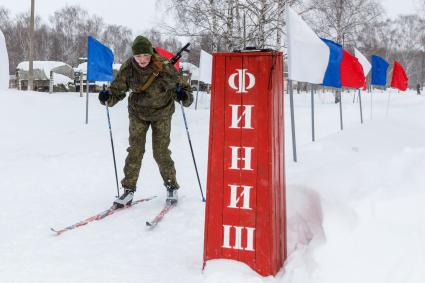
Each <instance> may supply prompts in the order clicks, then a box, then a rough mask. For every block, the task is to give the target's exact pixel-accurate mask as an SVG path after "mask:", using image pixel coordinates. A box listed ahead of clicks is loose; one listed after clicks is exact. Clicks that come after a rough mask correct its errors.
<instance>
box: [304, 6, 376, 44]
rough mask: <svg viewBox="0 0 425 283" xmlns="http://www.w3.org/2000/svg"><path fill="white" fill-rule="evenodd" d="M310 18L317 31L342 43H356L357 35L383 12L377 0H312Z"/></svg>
mask: <svg viewBox="0 0 425 283" xmlns="http://www.w3.org/2000/svg"><path fill="white" fill-rule="evenodd" d="M311 7H312V10H311V12H310V17H309V20H310V22H311V23H312V26H313V27H315V30H316V32H317V33H318V34H319V35H321V36H323V37H326V38H328V39H332V40H334V41H336V42H338V43H340V44H343V45H346V44H349V45H350V44H351V45H352V44H354V42H355V38H356V35H357V34H358V33H359V31H360V30H361V29H362V28H363V27H364V26H365V25H367V24H369V23H372V22H374V21H376V20H377V19H378V18H379V16H380V15H382V14H383V9H382V6H381V5H380V3H379V2H377V1H376V0H311Z"/></svg>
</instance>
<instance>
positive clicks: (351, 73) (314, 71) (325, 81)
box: [286, 7, 365, 88]
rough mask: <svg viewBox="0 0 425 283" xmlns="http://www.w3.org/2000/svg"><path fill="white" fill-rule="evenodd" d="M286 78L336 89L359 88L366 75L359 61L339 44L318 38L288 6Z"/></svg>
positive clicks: (363, 82)
mask: <svg viewBox="0 0 425 283" xmlns="http://www.w3.org/2000/svg"><path fill="white" fill-rule="evenodd" d="M286 24H287V43H288V77H289V79H290V80H295V81H300V82H309V83H313V84H322V85H324V86H332V87H336V88H341V87H351V88H361V87H363V86H364V85H365V74H364V71H363V67H362V64H360V62H359V60H358V59H357V58H356V57H355V56H353V55H352V54H350V53H349V52H348V51H347V50H344V49H343V48H342V46H341V45H339V44H337V43H335V42H333V41H331V40H327V39H321V38H319V37H318V36H317V35H316V34H315V33H314V31H313V30H311V28H310V27H309V26H308V25H307V24H306V23H305V22H304V21H303V19H302V18H301V17H300V16H299V15H298V14H297V13H296V12H295V11H294V10H292V9H291V8H289V7H288V11H287V23H286Z"/></svg>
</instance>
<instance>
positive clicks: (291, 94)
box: [288, 80, 297, 162]
mask: <svg viewBox="0 0 425 283" xmlns="http://www.w3.org/2000/svg"><path fill="white" fill-rule="evenodd" d="M288 88H289V103H290V106H291V129H292V155H293V158H294V162H297V142H296V139H295V119H294V91H293V88H292V80H288Z"/></svg>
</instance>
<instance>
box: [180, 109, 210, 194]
mask: <svg viewBox="0 0 425 283" xmlns="http://www.w3.org/2000/svg"><path fill="white" fill-rule="evenodd" d="M180 106H181V109H182V114H183V120H184V125H185V127H186V133H187V139H188V140H189V146H190V152H191V153H192V159H193V164H194V165H195V171H196V177H198V184H199V189H200V190H201V196H202V201H203V202H205V198H204V192H203V191H202V185H201V180H200V179H199V173H198V167H197V166H196V161H195V155H194V154H193V147H192V141H191V140H190V134H189V128H188V126H187V120H186V115H185V113H184V109H183V102H182V101H180Z"/></svg>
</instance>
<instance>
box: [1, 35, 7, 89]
mask: <svg viewBox="0 0 425 283" xmlns="http://www.w3.org/2000/svg"><path fill="white" fill-rule="evenodd" d="M8 88H9V56H8V55H7V48H6V39H5V38H4V35H3V32H2V31H1V30H0V90H5V89H8Z"/></svg>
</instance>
